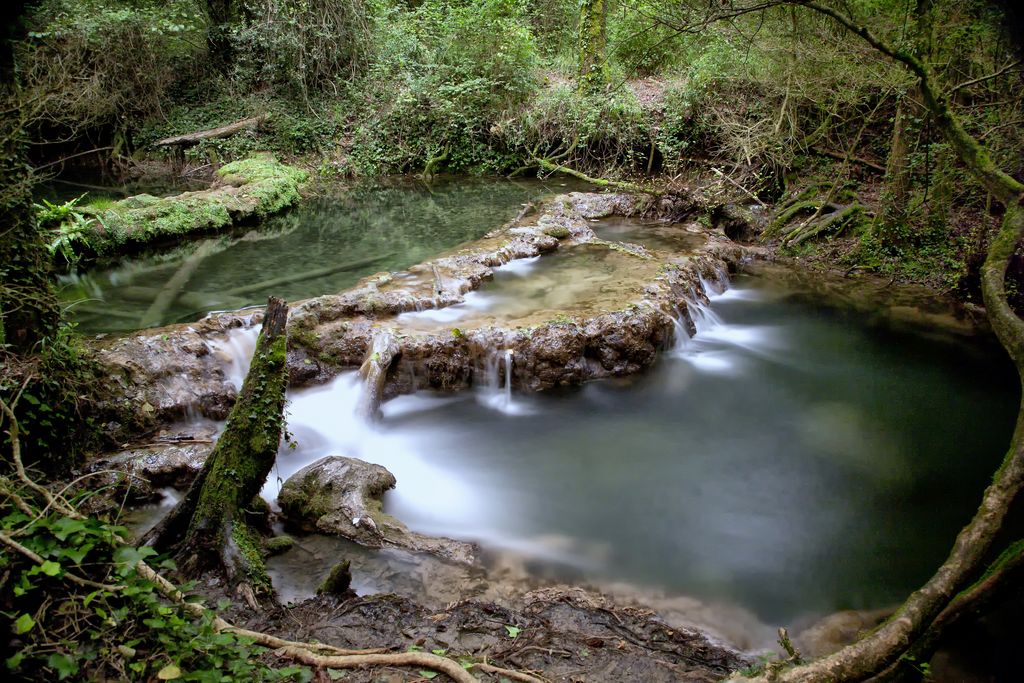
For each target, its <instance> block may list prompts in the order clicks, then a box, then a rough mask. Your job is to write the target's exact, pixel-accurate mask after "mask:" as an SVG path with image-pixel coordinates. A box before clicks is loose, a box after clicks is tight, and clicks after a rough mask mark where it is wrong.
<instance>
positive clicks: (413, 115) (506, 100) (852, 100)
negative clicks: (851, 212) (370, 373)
mask: <svg viewBox="0 0 1024 683" xmlns="http://www.w3.org/2000/svg"><path fill="white" fill-rule="evenodd" d="M591 5H592V4H586V6H587V7H591ZM598 5H599V6H600V7H601V8H603V12H604V19H605V21H606V23H607V31H606V32H607V52H606V57H607V62H606V64H605V68H604V69H602V74H604V76H603V78H605V79H606V83H605V84H604V86H603V87H598V88H597V89H596V90H593V89H589V88H588V89H580V88H577V87H576V86H575V82H576V78H577V73H576V69H577V66H578V60H577V51H578V50H579V49H580V42H579V40H578V39H577V32H578V30H579V28H580V26H582V24H581V23H580V21H581V14H580V8H581V5H580V4H579V3H577V2H576V1H575V0H574V1H573V2H570V1H569V0H558V1H557V2H552V3H540V2H534V1H531V0H424V1H422V2H406V1H401V0H345V1H343V2H327V1H326V0H303V1H301V2H286V1H285V0H220V1H218V2H204V3H196V2H192V1H190V0H175V1H173V2H153V1H150V0H133V1H131V2H129V1H127V0H45V1H44V2H41V3H39V5H38V8H37V9H36V11H35V12H34V14H33V15H32V17H31V21H30V25H31V26H30V28H31V30H30V31H29V32H28V34H27V36H26V37H25V39H24V41H22V43H21V44H20V46H19V50H18V56H19V64H20V71H21V73H22V78H23V81H24V86H25V90H24V93H25V97H26V98H27V99H28V100H30V101H32V102H34V103H35V104H34V106H33V108H32V110H31V111H30V112H29V114H28V116H27V128H28V130H29V132H30V133H31V135H32V136H33V138H34V139H35V140H37V141H39V142H43V141H45V142H46V143H47V144H45V145H39V146H38V147H36V149H35V154H36V157H37V158H39V159H40V160H41V161H42V160H44V159H45V160H51V159H53V158H60V157H62V156H65V155H67V154H68V153H69V152H70V153H78V152H83V151H88V150H89V149H93V148H95V147H101V148H104V151H103V152H102V153H103V154H105V155H106V158H109V159H111V160H112V162H113V163H115V164H117V163H120V164H122V165H123V166H130V165H131V163H132V162H131V161H130V159H129V156H128V155H136V156H137V155H138V153H139V151H140V150H144V149H145V146H146V145H147V144H149V143H150V142H152V141H154V140H156V139H159V138H161V137H164V136H168V135H172V134H180V133H185V132H190V131H194V130H201V129H204V128H208V127H214V126H218V125H223V124H225V123H229V122H231V121H234V120H237V119H241V118H244V117H247V116H252V115H256V114H269V115H270V116H269V117H268V118H267V120H266V121H265V122H264V123H263V124H262V125H261V127H260V129H259V130H258V131H251V132H247V133H245V134H241V135H237V136H234V137H231V138H227V139H214V140H207V141H204V142H202V143H200V144H199V145H196V146H195V147H193V148H191V149H190V150H189V158H190V159H192V160H194V162H193V163H196V164H204V163H208V162H213V163H215V164H219V163H223V162H225V161H230V160H231V159H235V158H239V157H241V156H244V155H247V154H249V153H251V152H254V151H258V150H270V151H273V152H275V153H277V154H279V155H284V156H286V157H287V156H293V155H303V156H305V157H307V158H308V159H309V160H310V161H311V162H312V163H313V164H314V165H316V166H318V167H319V168H320V170H321V171H322V172H323V173H324V174H326V175H329V176H336V175H342V176H346V175H376V174H381V173H405V172H422V173H424V174H425V175H428V176H429V175H432V174H434V173H436V172H439V171H442V170H446V171H456V172H472V173H512V172H523V171H528V172H535V170H536V169H537V168H538V164H537V163H536V160H535V158H536V157H540V158H543V159H548V160H553V161H557V162H558V163H560V164H562V165H564V166H568V167H571V168H574V169H576V170H580V171H583V172H586V173H590V174H592V175H602V176H611V177H622V176H630V175H644V174H659V173H660V174H663V175H665V176H669V177H677V176H679V175H680V174H684V176H687V177H688V176H692V175H694V174H705V175H706V174H707V173H708V172H709V171H710V170H711V169H712V168H717V169H719V170H721V171H723V172H725V173H727V174H728V175H729V176H730V177H731V178H732V179H734V180H735V181H737V182H738V183H739V184H740V185H741V186H743V187H744V188H746V189H747V190H749V191H751V192H754V193H756V194H759V195H760V196H762V197H764V198H766V199H781V200H782V201H783V202H786V201H790V200H792V199H793V198H794V197H796V196H797V195H799V194H800V193H804V192H806V191H807V190H808V188H811V189H813V190H814V191H815V192H816V193H817V195H818V200H819V201H818V203H819V204H821V203H822V200H834V196H835V194H836V193H837V192H840V191H843V190H845V189H852V190H853V191H854V192H855V194H858V196H859V198H858V201H859V202H860V203H862V204H864V207H865V210H864V211H862V212H859V213H858V216H857V218H856V220H850V221H846V222H844V223H843V224H842V225H834V226H831V227H830V228H829V232H831V233H832V234H840V233H841V234H843V235H845V236H846V239H845V240H843V241H841V243H837V244H836V245H833V246H828V245H826V247H825V249H824V254H825V257H826V258H828V259H830V260H832V261H836V260H839V261H841V262H842V263H844V264H845V266H846V267H848V268H854V269H867V270H881V271H884V272H888V273H891V274H893V275H896V276H900V277H906V278H909V279H917V280H926V281H930V282H932V283H934V284H938V285H941V286H946V287H949V288H953V289H957V288H959V291H960V293H961V295H962V296H972V295H973V293H974V292H976V287H977V279H976V272H977V268H978V267H979V264H980V259H981V254H983V253H984V250H985V239H986V238H985V235H986V234H987V232H988V229H989V222H988V221H987V220H986V219H985V214H986V212H988V211H989V209H990V208H991V207H990V206H989V203H988V200H987V198H986V194H985V193H984V192H982V191H981V190H980V188H979V186H978V185H977V184H976V183H975V182H974V181H973V180H971V179H970V178H969V177H968V176H967V175H966V174H965V173H964V172H963V170H962V169H961V168H960V166H959V163H958V161H957V160H956V158H955V155H954V154H953V152H952V150H950V148H949V146H948V144H947V143H946V142H944V141H943V140H942V139H941V137H940V136H939V135H938V134H937V132H936V131H935V129H934V127H933V126H932V125H931V124H930V123H929V121H928V118H927V116H925V114H924V111H923V109H922V108H921V105H920V101H919V96H918V95H917V94H916V92H915V90H914V86H913V82H912V79H911V77H910V75H909V74H908V73H907V72H906V71H904V70H902V69H900V68H899V66H898V65H896V64H894V63H893V62H891V61H890V60H888V59H886V58H885V57H884V56H883V55H881V54H879V53H878V52H877V51H875V50H873V49H872V48H871V47H870V46H868V45H866V44H864V43H863V42H861V41H856V40H851V39H850V38H849V36H848V35H846V34H845V33H844V32H842V31H840V30H838V29H837V27H836V26H835V24H834V23H833V22H831V21H830V20H829V19H828V18H827V17H822V16H820V15H817V14H814V13H808V12H802V11H799V10H798V9H797V8H795V7H794V6H792V5H790V4H787V3H780V4H778V5H777V6H771V5H769V6H768V9H766V10H764V11H759V12H752V13H747V12H745V11H744V4H743V3H739V2H735V3H727V4H726V5H722V6H721V7H719V8H715V7H712V6H707V5H705V4H703V3H685V2H683V3H680V2H669V1H667V0H619V1H618V2H612V3H598ZM850 9H851V11H852V12H853V14H854V16H855V17H859V18H860V20H862V21H864V22H865V23H866V24H867V25H868V27H869V28H871V29H872V30H874V31H876V32H877V33H878V34H879V35H880V36H882V37H883V38H885V39H886V40H887V41H889V42H890V43H892V44H895V45H897V46H899V47H901V48H906V49H910V50H913V51H915V52H916V53H917V54H920V55H921V56H922V57H923V58H924V59H925V60H926V61H927V62H928V63H930V64H932V65H933V66H934V68H935V69H936V71H937V75H938V77H939V78H940V79H941V80H942V82H943V84H944V85H945V87H947V88H954V90H953V102H954V104H955V106H956V111H957V113H958V115H960V116H962V117H963V119H964V121H965V124H966V126H967V128H968V130H969V131H971V132H972V133H974V134H975V135H978V136H979V137H981V138H982V139H983V140H984V142H985V144H986V145H987V146H988V147H989V148H990V149H991V150H992V151H993V153H994V154H995V155H996V162H997V163H1000V164H1002V165H1004V166H1005V167H1007V168H1009V169H1011V170H1012V172H1015V173H1017V174H1021V173H1024V167H1022V163H1024V162H1022V161H1021V160H1022V158H1024V155H1022V154H1021V151H1022V150H1024V139H1022V133H1021V130H1022V127H1021V126H1020V125H1019V123H1020V121H1021V118H1022V110H1024V104H1022V97H1021V92H1022V89H1021V88H1020V87H1019V85H1020V80H1021V70H1020V67H1019V64H1018V65H1014V64H1013V59H1012V56H1013V55H1012V48H1011V46H1010V41H1009V37H1008V35H1007V32H1006V30H1005V29H1004V21H1003V17H1002V15H1001V14H1000V11H999V10H998V9H997V8H993V6H991V5H990V4H988V3H985V2H981V0H971V1H969V2H959V1H954V0H928V1H926V2H921V3H909V4H908V3H895V2H890V1H885V0H858V2H856V3H853V4H852V5H850ZM723 16H725V17H728V18H729V21H718V19H721V18H722V17H723ZM214 51H221V52H223V54H220V55H213V54H211V53H212V52H214ZM210 57H216V58H215V59H211V58H210ZM990 74H991V75H993V77H991V78H985V76H987V75H990ZM958 84H959V86H960V87H956V86H957V85H958ZM1015 85H1016V86H1017V87H1014V86H1015ZM55 141H60V142H55ZM106 148H109V149H106ZM86 158H87V159H88V158H90V157H88V156H86ZM883 171H884V172H883ZM836 178H839V180H838V181H836V182H833V181H834V180H835V179H836ZM825 203H827V201H826V202H825ZM832 203H833V204H834V203H835V202H834V201H833V202H832ZM897 205H898V208H897ZM811 214H813V211H812V210H807V211H802V210H798V211H795V212H793V214H792V217H793V219H794V221H795V222H793V223H791V224H790V226H789V229H790V230H792V228H793V226H794V225H798V224H799V221H806V220H807V219H808V218H810V217H811ZM822 236H826V235H825V234H823V235H822ZM851 237H855V238H856V240H855V241H854V242H851V241H850V239H849V238H851ZM784 241H787V242H789V243H791V244H790V247H789V248H791V249H793V250H794V251H797V252H799V253H809V251H814V250H819V249H820V247H816V246H813V245H814V241H812V240H799V241H798V240H795V239H792V240H784Z"/></svg>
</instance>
